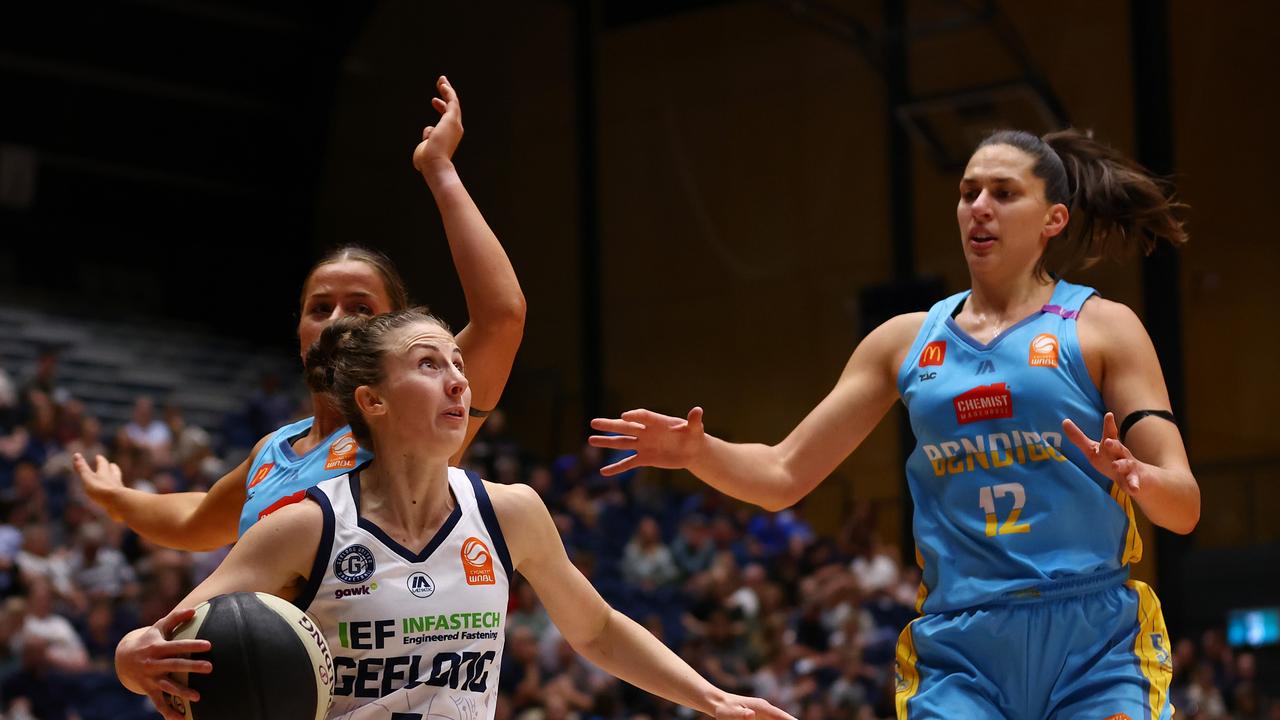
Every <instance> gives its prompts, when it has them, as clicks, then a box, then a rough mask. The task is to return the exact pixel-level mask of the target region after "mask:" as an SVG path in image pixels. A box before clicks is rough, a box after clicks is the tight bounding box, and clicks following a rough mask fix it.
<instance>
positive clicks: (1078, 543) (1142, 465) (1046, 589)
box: [591, 130, 1200, 720]
mask: <svg viewBox="0 0 1280 720" xmlns="http://www.w3.org/2000/svg"><path fill="white" fill-rule="evenodd" d="M959 189H960V198H959V203H958V205H957V207H956V219H957V221H958V225H959V234H960V243H961V247H962V249H963V252H964V258H965V261H966V263H967V264H968V268H969V276H970V282H971V288H970V289H969V290H967V291H965V292H961V293H958V294H956V295H953V296H951V297H949V298H947V299H945V300H943V301H941V302H939V303H937V304H936V305H934V306H933V308H932V309H931V310H930V311H928V312H922V313H912V314H907V315H901V316H898V317H895V318H892V319H890V320H889V321H887V322H886V323H884V324H883V325H881V326H880V327H878V328H876V329H875V330H874V331H872V332H871V333H870V334H869V335H868V336H867V337H866V338H865V339H864V340H863V341H862V342H861V343H860V344H859V345H858V347H857V348H856V349H855V350H854V352H853V355H852V357H851V358H850V360H849V362H848V364H847V365H846V367H845V370H844V372H843V374H842V375H841V377H840V379H839V381H838V382H837V383H836V386H835V388H834V389H833V390H832V391H831V392H830V394H828V395H827V397H826V398H825V399H824V400H823V401H822V402H821V403H820V404H819V405H818V406H817V407H816V408H815V409H814V410H813V411H812V412H810V413H809V415H808V416H807V417H806V418H804V420H803V421H801V423H800V424H799V425H798V426H797V427H796V428H795V429H794V430H793V431H792V432H791V433H790V434H789V435H788V436H787V437H786V438H785V439H784V440H783V441H782V442H780V443H778V444H776V445H763V444H734V443H728V442H725V441H723V440H720V439H717V438H715V437H713V436H711V435H709V434H707V433H706V432H705V431H704V429H703V422H702V415H703V411H702V409H701V408H694V409H693V410H692V411H691V412H690V413H689V414H688V417H686V418H674V417H668V416H664V415H659V414H657V413H653V412H650V411H647V410H632V411H629V412H626V413H623V414H622V416H621V417H620V418H616V419H597V420H595V421H593V423H592V426H593V427H594V428H595V429H597V430H601V431H606V432H611V433H616V434H617V435H614V436H595V437H592V438H591V442H592V444H594V445H597V446H601V447H608V448H616V449H624V450H634V451H635V454H634V455H632V456H629V457H627V458H625V459H623V460H622V461H620V462H618V463H616V464H614V465H612V466H610V467H608V468H606V469H605V471H604V472H605V473H606V474H613V473H617V472H622V471H624V470H627V469H629V468H632V467H636V466H641V465H649V466H656V467H665V468H688V469H689V470H690V471H692V472H693V473H694V474H695V475H697V476H698V477H699V478H701V479H702V480H704V481H706V482H707V483H709V484H711V485H712V486H714V487H716V488H718V489H720V490H722V491H724V492H726V493H728V494H729V495H732V496H734V497H737V498H740V499H743V500H747V501H749V502H753V503H756V504H758V505H761V506H763V507H765V508H768V509H780V508H784V507H787V506H789V505H791V504H793V503H795V502H796V501H797V500H799V499H800V498H802V497H804V496H805V495H806V494H808V493H809V491H811V490H812V489H813V488H814V487H815V486H817V484H818V483H820V482H822V480H823V479H824V478H826V477H827V476H828V475H829V474H830V473H831V472H832V471H833V470H834V469H835V467H836V466H837V465H838V464H839V463H840V462H841V461H842V460H843V459H844V458H845V457H847V456H848V455H849V454H850V453H851V452H853V450H854V449H855V448H857V447H858V445H859V444H861V443H862V441H863V440H864V439H865V438H866V437H867V435H868V434H869V433H870V432H871V430H872V429H873V428H874V427H875V425H876V424H877V423H878V422H879V421H880V419H881V418H882V417H883V416H884V415H885V413H886V412H887V411H888V410H889V408H890V406H891V405H892V404H893V402H894V401H895V400H896V399H901V400H902V402H903V404H904V405H905V406H906V408H907V411H908V414H909V416H910V419H911V425H912V428H913V430H914V431H915V435H916V437H917V439H918V445H917V447H916V448H915V450H914V452H913V453H912V455H911V456H910V458H909V459H908V461H907V481H908V485H909V487H910V491H911V494H912V497H913V498H914V500H915V516H914V518H913V523H914V533H915V539H916V545H917V549H918V554H917V559H918V560H919V562H920V564H921V566H922V575H923V582H922V585H921V589H920V594H919V602H918V609H919V610H920V611H921V612H922V613H923V615H922V617H920V618H918V619H917V620H915V621H913V622H912V623H911V624H910V625H909V626H908V627H907V628H906V629H905V630H904V631H903V633H902V637H901V639H900V641H899V644H898V687H897V712H898V717H899V718H911V719H912V720H915V719H917V718H957V717H966V718H968V717H1006V718H1063V719H1067V718H1096V719H1097V720H1102V719H1103V718H1129V719H1130V720H1141V719H1143V718H1146V719H1148V720H1156V719H1158V718H1168V717H1170V716H1171V714H1172V708H1171V706H1170V703H1169V699H1168V690H1169V682H1170V679H1171V672H1172V666H1171V664H1170V661H1169V652H1168V649H1169V644H1168V642H1169V641H1168V635H1167V633H1166V631H1165V627H1164V620H1163V617H1162V615H1161V612H1160V605H1159V601H1158V600H1157V599H1156V597H1155V595H1154V593H1153V592H1152V591H1151V589H1150V588H1149V587H1147V586H1146V585H1145V584H1143V583H1141V582H1137V581H1134V580H1130V579H1129V577H1128V575H1129V566H1130V564H1131V563H1133V562H1136V561H1137V560H1138V559H1139V558H1140V557H1141V553H1142V545H1141V541H1140V539H1139V537H1138V534H1137V529H1136V527H1135V525H1134V513H1133V506H1134V505H1135V504H1136V505H1137V506H1138V507H1140V508H1141V509H1142V511H1143V512H1144V513H1145V514H1146V515H1147V517H1148V518H1150V519H1151V521H1152V522H1154V523H1155V524H1156V525H1159V526H1160V527H1163V528H1167V529H1169V530H1172V531H1174V532H1178V533H1187V532H1190V531H1191V530H1192V528H1194V527H1195V525H1196V522H1197V521H1198V519H1199V516H1200V492H1199V488H1198V486H1197V485H1196V481H1195V478H1194V476H1193V475H1192V473H1191V469H1190V466H1189V463H1188V461H1187V455H1186V450H1185V448H1184V446H1183V443H1182V438H1181V436H1180V435H1179V433H1178V429H1177V427H1176V426H1175V424H1174V423H1173V422H1172V421H1173V415H1172V413H1171V412H1170V408H1169V394H1168V390H1167V389H1166V387H1165V384H1164V378H1163V375H1162V374H1161V371H1160V363H1159V360H1158V359H1157V357H1156V353H1155V349H1154V347H1153V346H1152V343H1151V340H1150V338H1149V337H1148V336H1147V333H1146V330H1145V329H1144V328H1143V326H1142V323H1141V321H1140V320H1139V319H1138V318H1137V316H1136V315H1135V314H1134V313H1133V312H1132V311H1131V310H1130V309H1129V308H1127V307H1125V306H1124V305H1122V304H1119V303H1116V302H1112V301H1109V300H1105V299H1103V298H1101V297H1099V296H1098V294H1097V293H1096V292H1095V291H1094V290H1093V289H1092V288H1088V287H1082V286H1080V285H1074V284H1072V283H1069V282H1067V281H1065V280H1062V279H1060V277H1061V276H1062V275H1063V274H1065V273H1068V272H1070V271H1072V270H1075V269H1078V268H1081V267H1086V266H1088V265H1089V264H1091V263H1093V262H1096V261H1097V260H1098V259H1100V258H1103V257H1109V256H1116V257H1121V256H1123V255H1125V254H1126V253H1127V252H1128V250H1130V249H1131V248H1132V246H1134V245H1137V246H1138V247H1140V248H1141V249H1144V250H1148V251H1149V250H1150V249H1151V247H1153V245H1154V243H1155V242H1156V241H1158V240H1161V239H1163V240H1167V241H1169V242H1171V243H1174V244H1180V243H1182V242H1185V240H1186V234H1185V232H1184V230H1183V228H1182V225H1181V223H1180V222H1179V221H1178V220H1177V218H1176V217H1175V214H1174V210H1175V203H1173V201H1172V200H1171V199H1170V197H1169V195H1168V193H1167V192H1166V188H1165V187H1164V186H1163V185H1162V184H1161V183H1160V182H1158V181H1157V180H1155V179H1153V178H1152V177H1150V176H1149V175H1148V174H1147V173H1146V172H1145V171H1144V170H1142V168H1140V167H1139V166H1137V165H1136V164H1134V163H1133V162H1131V161H1129V160H1127V159H1125V158H1124V157H1122V156H1121V155H1119V154H1117V153H1116V152H1115V151H1114V150H1112V149H1110V148H1108V147H1105V146H1103V145H1101V144H1099V143H1097V142H1095V141H1094V140H1092V139H1091V138H1090V137H1088V136H1086V135H1084V134H1081V133H1079V132H1076V131H1071V130H1068V131H1063V132H1056V133H1051V134H1049V135H1046V136H1045V137H1043V138H1040V137H1036V136H1035V135H1032V134H1029V133H1025V132H1018V131H1000V132H996V133H994V134H992V135H991V136H989V137H987V138H986V139H985V140H984V141H983V142H982V143H981V144H980V145H979V146H978V148H977V149H976V150H975V152H974V153H973V155H972V156H971V157H970V159H969V162H968V165H967V167H966V168H965V172H964V176H963V178H962V179H961V180H960V188H959ZM1117 417H1118V418H1122V419H1123V420H1122V421H1121V422H1119V423H1117V421H1116V418H1117Z"/></svg>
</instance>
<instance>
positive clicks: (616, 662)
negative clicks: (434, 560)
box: [485, 483, 790, 720]
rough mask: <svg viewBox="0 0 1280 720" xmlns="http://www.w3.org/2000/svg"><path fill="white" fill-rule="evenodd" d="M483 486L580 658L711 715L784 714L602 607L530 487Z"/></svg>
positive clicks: (523, 570) (520, 561)
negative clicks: (709, 676)
mask: <svg viewBox="0 0 1280 720" xmlns="http://www.w3.org/2000/svg"><path fill="white" fill-rule="evenodd" d="M485 487H486V488H488V490H489V494H490V497H492V499H493V507H494V512H495V513H496V514H497V516H498V523H499V524H500V525H501V526H502V532H503V535H504V536H505V537H506V540H507V547H509V548H510V549H511V553H512V556H511V562H512V563H513V564H514V565H515V567H516V569H517V570H518V571H519V572H520V574H522V575H524V576H525V577H526V578H527V579H528V580H529V584H530V585H532V586H533V589H534V592H536V593H537V594H538V599H539V600H541V601H542V604H543V606H544V607H545V608H546V609H547V614H548V615H549V616H550V617H551V621H552V622H554V623H555V624H556V627H557V628H559V629H560V632H561V634H562V635H563V636H564V638H565V639H566V640H568V641H569V644H570V645H572V646H573V649H574V650H576V651H577V652H578V653H580V654H581V655H582V656H583V657H585V658H587V659H588V660H590V661H591V662H593V663H595V664H596V665H598V666H600V667H601V668H603V669H604V670H605V671H606V672H609V673H611V674H613V675H615V676H617V677H619V678H621V679H622V680H625V681H627V682H629V683H631V684H632V685H635V686H636V687H638V688H641V689H643V690H645V691H647V692H651V693H653V694H654V695H658V696H660V697H663V698H666V699H667V700H670V701H671V702H674V703H679V704H680V705H684V706H685V707H690V708H693V709H695V710H698V711H699V712H702V713H705V714H707V715H711V716H713V717H717V718H751V717H760V718H769V719H771V720H783V719H785V718H790V716H789V715H787V714H786V713H784V712H782V711H781V710H779V709H777V708H775V707H773V706H772V705H770V704H769V703H768V702H766V701H764V700H761V699H759V698H748V697H742V696H739V695H731V694H729V693H726V692H724V691H723V690H720V689H719V688H716V687H715V686H714V685H712V684H711V683H709V682H707V680H706V679H704V678H703V677H702V676H701V675H699V674H698V673H697V672H696V671H694V669H693V668H691V667H689V665H688V663H686V662H685V661H684V660H683V659H681V658H680V656H679V655H676V654H675V653H674V652H672V651H671V650H670V649H669V648H668V647H667V646H666V645H663V644H662V643H661V642H660V641H659V640H658V639H657V638H655V637H654V636H653V635H651V634H650V633H649V631H647V630H645V629H644V628H643V627H641V626H640V625H638V624H636V622H635V621H633V620H631V619H630V618H628V617H627V616H626V615H623V614H622V613H620V612H618V611H617V610H614V609H613V608H611V607H609V605H608V603H606V602H605V601H604V599H603V598H601V597H600V594H599V593H597V592H596V589H595V588H594V587H592V586H591V583H590V582H588V581H587V579H586V578H585V577H583V576H582V573H580V572H578V569H577V568H576V567H575V566H574V564H573V563H572V562H570V561H569V557H568V555H567V554H566V553H565V550H564V545H563V544H562V543H561V542H560V535H559V533H558V532H557V531H556V526H555V523H554V522H553V521H552V519H551V515H550V514H549V513H548V512H547V508H546V506H545V505H543V503H542V498H540V497H538V495H537V493H535V492H534V491H533V489H532V488H530V487H529V486H527V485H495V484H492V483H485Z"/></svg>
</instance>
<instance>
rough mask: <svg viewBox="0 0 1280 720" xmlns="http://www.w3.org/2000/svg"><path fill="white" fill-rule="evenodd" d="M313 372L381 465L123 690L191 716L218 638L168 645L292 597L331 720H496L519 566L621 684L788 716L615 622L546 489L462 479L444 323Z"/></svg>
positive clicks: (324, 363) (140, 667) (459, 423)
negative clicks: (325, 688) (562, 532)
mask: <svg viewBox="0 0 1280 720" xmlns="http://www.w3.org/2000/svg"><path fill="white" fill-rule="evenodd" d="M307 368H308V370H307V379H308V383H309V384H311V386H312V388H313V389H316V390H323V391H325V392H329V393H330V394H331V396H332V398H333V401H334V402H335V404H336V406H338V407H340V408H341V409H342V411H343V414H344V415H345V416H346V419H347V421H348V422H349V423H350V424H351V428H352V432H353V433H354V435H355V438H356V439H357V441H359V443H360V444H361V445H362V446H365V447H367V448H368V449H370V450H372V451H373V453H374V459H373V460H372V461H370V462H369V463H368V464H366V465H363V466H361V467H359V468H356V469H354V470H352V471H351V472H350V473H349V474H346V475H342V476H339V477H336V478H333V479H331V480H327V481H325V482H322V483H320V484H319V485H318V486H316V487H315V488H313V489H312V490H311V491H310V492H309V495H308V498H309V501H306V502H303V501H300V502H297V503H295V504H291V505H287V506H285V507H283V508H281V509H280V510H278V511H276V512H275V513H273V514H271V515H269V516H268V517H266V518H264V519H263V520H261V521H260V522H258V523H257V524H256V525H254V526H253V527H252V528H251V529H250V530H249V531H248V532H247V533H246V534H245V535H244V536H243V537H242V538H241V539H240V542H238V543H237V544H236V545H235V547H234V548H233V549H232V551H231V554H230V555H229V556H228V557H227V559H226V560H225V561H224V562H223V563H222V565H221V566H219V567H218V569H217V570H216V571H215V572H214V573H213V574H212V575H211V576H210V577H209V578H208V579H207V580H205V581H204V582H203V583H201V584H200V586H199V587H197V588H196V589H195V590H193V591H192V592H191V594H190V595H188V596H187V598H186V599H184V600H183V601H182V602H181V603H180V604H179V605H178V608H179V609H175V610H174V611H173V612H172V613H170V614H169V615H168V616H167V617H166V618H164V619H162V620H161V621H159V622H158V623H156V624H155V625H154V626H151V627H146V628H139V629H137V630H134V631H133V632H131V633H130V634H129V635H128V636H126V637H125V638H124V639H123V640H122V641H121V642H120V645H119V647H118V648H117V651H116V669H117V672H118V673H119V675H120V679H121V681H122V682H123V683H124V684H125V686H126V687H128V688H129V689H131V690H133V691H134V692H137V693H142V694H146V695H148V696H150V697H151V699H152V701H153V702H154V703H155V704H156V706H157V707H158V708H159V709H160V711H161V713H162V714H164V715H165V718H166V720H182V719H181V717H180V716H179V715H178V714H177V713H176V712H174V711H173V710H172V709H170V708H169V706H168V704H167V703H165V702H164V699H163V693H169V694H171V695H174V696H179V697H185V698H187V699H189V700H193V701H197V702H198V700H199V697H198V694H197V693H196V692H195V691H193V690H191V689H190V688H188V687H185V686H182V685H180V684H178V683H177V682H175V681H174V680H173V679H171V678H170V677H168V674H169V673H171V672H204V673H207V672H210V671H211V666H210V663H209V662H208V661H204V660H193V659H186V658H183V657H180V656H181V655H182V654H184V653H189V652H201V651H203V650H207V649H208V647H209V645H208V643H207V642H205V641H191V640H187V641H178V642H173V641H169V640H167V639H166V638H167V637H168V635H169V634H170V633H171V632H172V630H173V628H175V627H177V626H178V625H179V624H180V623H182V622H184V621H185V620H186V619H187V618H188V617H190V616H191V614H192V612H193V611H192V610H191V608H193V607H194V606H195V605H197V604H198V603H200V602H203V601H205V600H208V599H209V598H212V597H214V596H216V595H220V594H223V593H230V592H235V591H260V592H268V593H271V594H274V595H278V596H280V597H283V598H285V599H287V600H291V601H292V602H294V603H295V604H297V605H298V606H299V607H301V608H302V609H304V610H307V611H309V612H310V613H311V614H312V615H313V616H314V617H315V618H316V620H318V621H319V624H320V625H321V627H323V628H324V631H325V639H326V640H327V641H328V644H329V647H330V648H331V650H332V652H333V654H334V670H335V674H336V683H335V692H334V704H333V706H332V708H331V710H330V713H329V717H330V718H341V719H342V720H348V719H349V720H374V719H378V720H388V719H390V718H393V717H394V718H396V720H401V719H407V718H412V719H414V720H420V719H422V718H432V719H435V718H448V719H450V720H491V719H492V718H493V716H494V712H495V708H496V701H497V684H498V668H499V666H500V664H501V661H502V647H503V638H504V635H505V631H506V609H507V592H508V587H509V583H510V580H511V576H512V573H513V572H515V571H516V570H518V571H520V572H521V573H522V574H524V576H525V577H526V578H528V580H529V583H530V584H531V585H532V586H533V588H534V590H536V591H537V594H538V596H539V598H540V599H541V600H542V603H543V605H544V606H545V607H546V609H547V612H548V614H549V615H550V616H551V620H552V621H553V622H555V624H556V625H557V626H558V627H559V629H560V631H561V632H562V633H563V634H564V637H565V638H566V639H568V640H569V642H570V643H571V644H572V645H573V647H574V648H575V649H576V650H577V651H578V652H579V653H581V654H582V655H583V656H584V657H586V658H587V659H588V660H590V661H591V662H593V663H595V664H596V665H598V666H600V667H601V668H603V669H605V670H606V671H608V672H611V673H613V674H614V675H617V676H618V677H619V678H621V679H623V680H626V681H627V682H629V683H632V684H633V685H636V686H638V687H641V688H643V689H645V690H648V691H649V692H652V693H654V694H657V695H660V696H662V697H664V698H667V699H668V700H671V701H672V702H676V703H679V704H681V705H685V706H687V707H690V708H693V709H696V710H699V711H701V712H704V713H706V714H708V715H713V716H716V717H718V718H751V717H756V716H759V717H761V718H772V719H776V720H781V719H783V718H788V717H790V716H788V715H787V714H786V713H784V712H782V711H781V710H778V709H777V708H775V707H773V706H772V705H770V704H769V703H767V702H765V701H763V700H760V699H757V698H747V697H741V696H736V695H730V694H728V693H725V692H723V691H721V690H719V689H718V688H716V687H714V686H713V685H711V683H709V682H707V681H706V680H705V679H703V678H702V677H700V676H699V675H698V674H697V673H696V672H695V671H694V670H693V669H692V668H690V667H689V666H688V664H686V663H685V662H684V661H683V660H682V659H680V657H679V656H677V655H676V654H675V653H673V652H672V651H671V650H669V649H668V648H667V647H665V646H664V645H663V644H662V643H661V642H659V641H658V640H657V639H656V638H655V637H653V636H652V635H650V634H649V633H648V632H647V631H646V630H644V629H643V628H641V627H640V626H639V625H637V624H636V623H634V622H633V621H631V620H630V619H628V618H627V617H626V616H624V615H622V614H621V613H619V612H617V611H615V610H613V609H612V608H610V607H609V606H608V604H606V603H605V602H604V600H603V599H602V598H601V597H600V595H599V594H598V593H597V592H596V591H595V589H594V588H593V587H592V586H591V584H590V583H589V582H588V581H587V580H586V578H584V577H583V576H582V574H581V573H579V572H578V570H577V569H576V568H575V567H574V565H573V564H572V563H571V562H570V561H569V558H568V556H567V555H566V554H565V550H564V546H563V545H562V544H561V541H560V536H559V534H558V532H557V530H556V527H555V525H554V523H553V522H552V520H551V516H550V514H549V513H548V512H547V510H546V507H545V506H544V505H543V503H542V500H541V498H539V497H538V495H537V494H536V493H535V492H534V491H533V490H532V489H531V488H529V487H528V486H526V485H494V484H491V483H488V482H485V481H482V480H480V478H478V477H475V476H474V475H469V474H468V473H466V472H464V471H462V470H459V469H457V468H451V467H449V465H448V460H449V457H450V456H452V455H453V454H454V453H455V452H456V451H457V449H458V447H459V445H460V444H461V443H462V441H463V438H464V436H465V433H466V428H467V410H468V406H469V404H470V397H471V393H470V388H469V386H468V384H467V379H466V375H465V374H464V371H463V365H462V356H461V353H460V351H459V350H458V346H457V344H456V343H455V341H454V336H453V335H452V333H450V332H449V331H448V330H447V329H446V328H445V327H444V324H443V323H442V322H441V321H439V320H438V319H436V318H434V317H431V316H429V315H426V314H425V313H423V312H421V311H417V310H409V311H404V312H399V313H394V314H388V315H380V316H377V317H375V318H372V319H367V318H358V317H354V318H343V319H342V320H339V321H338V322H337V323H335V324H334V325H332V326H330V327H329V328H327V329H326V330H325V331H324V333H323V334H322V335H321V337H320V340H319V341H318V342H317V343H316V345H315V346H314V347H313V348H312V350H311V351H310V352H309V353H308V356H307ZM197 708H198V705H197Z"/></svg>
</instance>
